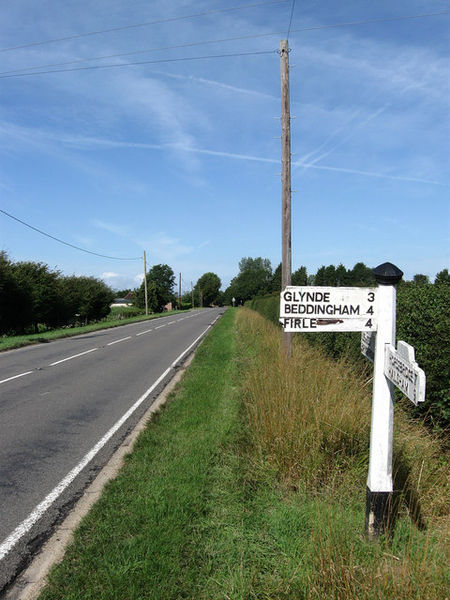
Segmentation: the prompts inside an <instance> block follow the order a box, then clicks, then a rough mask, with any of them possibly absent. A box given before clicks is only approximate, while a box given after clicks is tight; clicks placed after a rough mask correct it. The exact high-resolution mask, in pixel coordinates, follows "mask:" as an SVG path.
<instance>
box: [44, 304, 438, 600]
mask: <svg viewBox="0 0 450 600" xmlns="http://www.w3.org/2000/svg"><path fill="white" fill-rule="evenodd" d="M309 371H312V373H311V374H310V373H309ZM297 372H298V375H296V373H297ZM319 381H320V384H319ZM366 383H367V382H365V381H363V380H361V379H356V380H355V381H353V378H352V375H351V373H349V371H348V368H346V367H345V365H343V364H342V363H338V364H337V365H336V363H331V362H330V361H329V360H328V359H325V358H324V357H323V356H322V355H320V354H318V353H317V352H316V351H311V352H310V354H309V355H307V348H306V347H305V348H304V347H299V346H297V345H295V346H294V356H293V360H292V362H291V363H290V364H286V361H285V360H284V358H282V355H281V349H280V347H279V333H278V332H277V330H276V329H275V328H274V327H272V326H270V324H267V323H266V322H265V321H264V320H263V319H262V318H260V317H259V316H258V315H256V314H255V313H252V312H251V311H247V310H245V309H239V310H229V311H227V312H226V313H225V315H224V317H223V318H222V319H221V320H220V321H219V322H218V324H217V325H216V327H215V328H214V329H213V330H212V332H211V333H210V335H209V336H208V337H207V338H206V340H205V341H204V343H203V344H202V345H201V346H200V348H199V350H198V352H197V354H196V357H195V359H194V361H193V363H192V365H191V367H190V368H189V370H188V372H187V374H186V376H185V378H184V379H183V381H182V382H181V384H180V385H179V387H178V389H177V390H176V391H175V394H174V397H173V398H172V400H173V401H172V402H170V403H169V405H168V406H167V407H166V408H165V409H164V410H163V411H162V412H161V413H160V415H159V417H158V418H157V419H156V420H154V421H153V422H152V423H150V425H149V426H148V428H147V429H146V431H145V432H143V434H141V436H140V438H139V440H138V443H137V445H136V446H135V451H134V452H133V454H132V455H130V457H129V458H128V460H127V462H126V465H125V467H124V468H123V469H122V471H121V474H120V475H119V477H118V478H117V479H116V480H115V481H113V482H111V483H110V484H108V486H107V488H106V491H105V493H104V495H103V496H102V498H101V499H100V501H99V502H98V503H97V504H96V505H95V506H94V509H93V510H92V512H91V513H90V514H89V515H88V516H87V517H86V518H85V519H84V521H83V522H82V525H81V526H80V528H79V530H78V531H77V532H76V535H75V539H74V542H73V544H72V545H71V547H70V548H69V549H68V551H67V554H66V557H65V559H64V561H63V563H62V564H61V565H59V566H57V567H55V568H54V569H53V570H52V572H51V574H50V577H49V584H48V586H47V588H46V589H45V590H44V592H43V594H42V595H41V600H56V599H65V600H74V599H83V600H87V599H94V598H95V600H103V599H114V600H116V599H119V598H120V600H135V599H136V600H137V599H140V600H144V599H147V598H148V599H150V598H151V599H161V600H162V599H165V600H169V599H170V600H175V599H182V598H183V599H188V598H190V599H195V600H206V599H208V600H215V599H223V600H227V599H228V600H229V599H233V600H244V599H245V600H247V599H249V600H250V599H255V598H258V599H280V600H281V599H284V600H288V599H289V600H293V599H310V598H311V599H317V600H319V599H320V600H323V599H330V600H335V599H336V600H338V599H345V600H355V599H358V600H365V599H374V600H375V599H376V600H380V599H392V600H394V599H395V600H397V599H400V600H401V599H404V600H406V599H412V598H421V599H423V600H428V599H429V600H431V599H433V600H435V599H439V598H445V597H446V595H445V594H446V590H447V587H446V586H447V585H448V579H447V578H446V577H447V572H446V569H445V563H446V555H445V544H444V541H445V540H444V537H445V536H444V533H443V531H444V525H445V523H446V520H445V519H446V509H445V507H446V502H445V499H446V497H445V494H444V492H443V491H442V490H441V489H440V487H439V484H441V483H442V482H441V478H442V476H443V473H444V468H445V465H444V458H443V457H442V456H439V455H437V452H438V447H437V446H436V445H435V441H434V440H432V439H431V438H430V437H429V436H428V437H423V436H424V435H425V434H422V433H421V432H420V433H417V431H416V430H415V429H413V430H411V431H410V430H409V429H408V428H410V427H412V426H410V424H409V423H407V422H406V421H405V425H404V429H403V428H400V431H401V432H402V433H400V434H399V436H397V440H396V445H397V448H398V449H399V451H400V454H401V456H402V457H403V458H402V460H403V463H404V467H403V468H404V474H403V475H404V477H406V481H405V485H404V488H403V489H404V490H406V491H404V492H403V494H402V495H401V500H399V507H401V508H400V509H399V517H398V521H397V526H396V528H395V531H394V533H393V536H392V539H391V541H390V542H388V541H387V540H380V542H378V543H369V542H368V541H367V540H366V539H365V536H364V533H363V523H364V492H365V478H366V474H367V459H366V454H367V445H368V440H367V424H366V416H364V415H366V413H367V412H368V409H366V408H364V406H365V404H366V403H367V402H368V399H367V392H366V388H367V385H366ZM306 386H308V387H306ZM322 388H323V389H322ZM294 390H295V393H294ZM346 395H348V396H349V400H346ZM340 403H342V404H340ZM303 404H305V406H304V407H302V406H301V405H303ZM349 411H351V414H350V415H344V414H342V413H344V412H345V413H347V412H349ZM359 413H362V415H360V414H359ZM400 420H401V419H400ZM413 433H414V435H413ZM317 436H318V439H317V440H316V439H315V438H316V437H317ZM411 436H413V437H412V439H411V440H409V437H411ZM417 444H419V448H418V450H415V449H414V447H413V446H415V445H417ZM414 452H416V453H417V454H414ZM419 453H422V454H421V457H422V459H423V462H421V465H422V466H420V465H419V466H418V468H417V469H416V470H414V469H412V468H411V466H410V462H408V461H413V460H415V459H416V458H417V456H418V454H419ZM424 453H425V454H424ZM427 461H430V464H429V465H428V464H425V463H426V462H427ZM405 465H406V466H405ZM408 486H409V489H410V491H409V492H408V491H407V490H408ZM413 492H414V494H415V500H416V502H418V503H419V505H418V506H420V508H421V510H422V514H421V518H422V521H423V523H422V524H421V525H420V527H418V526H416V524H414V523H413V519H411V516H414V518H415V520H416V523H418V521H417V515H414V514H413V510H412V509H411V508H410V505H408V501H409V502H411V501H412V496H414V494H413ZM408 493H409V495H408ZM447 498H448V496H447ZM425 503H427V505H426V504H425ZM416 509H417V506H416Z"/></svg>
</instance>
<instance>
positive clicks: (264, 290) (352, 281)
mask: <svg viewBox="0 0 450 600" xmlns="http://www.w3.org/2000/svg"><path fill="white" fill-rule="evenodd" d="M374 283H375V279H374V277H373V274H372V269H371V268H370V267H367V266H366V265H365V264H364V263H362V262H358V263H356V265H355V266H354V267H353V268H352V269H347V268H346V267H345V266H344V265H342V264H340V265H338V266H337V267H335V266H334V265H329V266H328V267H326V266H322V267H320V268H319V269H318V270H317V272H316V273H315V274H309V275H308V272H307V269H306V267H305V266H301V267H299V268H298V269H296V270H295V271H294V272H293V273H292V278H291V284H292V285H330V286H371V285H374ZM280 291H281V263H280V264H279V265H278V266H277V267H276V269H275V270H274V271H272V265H271V263H270V260H269V259H268V258H261V257H258V258H250V257H247V258H245V257H244V258H242V259H241V261H240V262H239V273H238V274H237V275H236V277H234V279H232V280H231V283H230V285H229V287H228V288H227V289H226V290H225V292H224V300H225V302H226V304H231V303H232V299H233V298H234V299H235V302H236V304H237V305H239V304H243V303H244V302H246V301H247V300H251V299H252V298H255V297H257V296H264V295H266V294H272V293H276V292H280Z"/></svg>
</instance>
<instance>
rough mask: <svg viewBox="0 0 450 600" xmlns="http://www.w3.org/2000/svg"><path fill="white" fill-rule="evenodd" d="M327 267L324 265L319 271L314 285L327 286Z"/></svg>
mask: <svg viewBox="0 0 450 600" xmlns="http://www.w3.org/2000/svg"><path fill="white" fill-rule="evenodd" d="M325 271H326V267H325V265H322V266H321V267H320V269H317V273H316V276H315V277H314V285H326V283H325V276H326V273H325Z"/></svg>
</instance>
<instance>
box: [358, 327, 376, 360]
mask: <svg viewBox="0 0 450 600" xmlns="http://www.w3.org/2000/svg"><path fill="white" fill-rule="evenodd" d="M375 339H376V333H375V331H363V332H361V352H362V353H363V354H364V356H365V357H366V358H368V359H369V360H370V361H372V362H373V361H374V358H375Z"/></svg>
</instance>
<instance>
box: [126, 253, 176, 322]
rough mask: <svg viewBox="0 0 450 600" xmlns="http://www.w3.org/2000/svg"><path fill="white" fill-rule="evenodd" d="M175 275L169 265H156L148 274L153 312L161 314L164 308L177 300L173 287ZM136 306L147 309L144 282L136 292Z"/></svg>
mask: <svg viewBox="0 0 450 600" xmlns="http://www.w3.org/2000/svg"><path fill="white" fill-rule="evenodd" d="M174 285H175V275H174V272H173V271H172V269H171V268H170V267H169V265H165V264H164V265H154V266H153V267H152V268H151V269H150V271H149V272H148V273H147V292H148V307H149V309H150V310H151V311H153V312H161V311H162V310H163V309H164V306H165V305H166V304H168V303H169V302H173V301H174V300H175V295H174V293H173V287H174ZM135 304H136V306H138V307H139V308H144V307H145V291H144V282H142V283H141V286H140V288H138V290H136V296H135Z"/></svg>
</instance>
